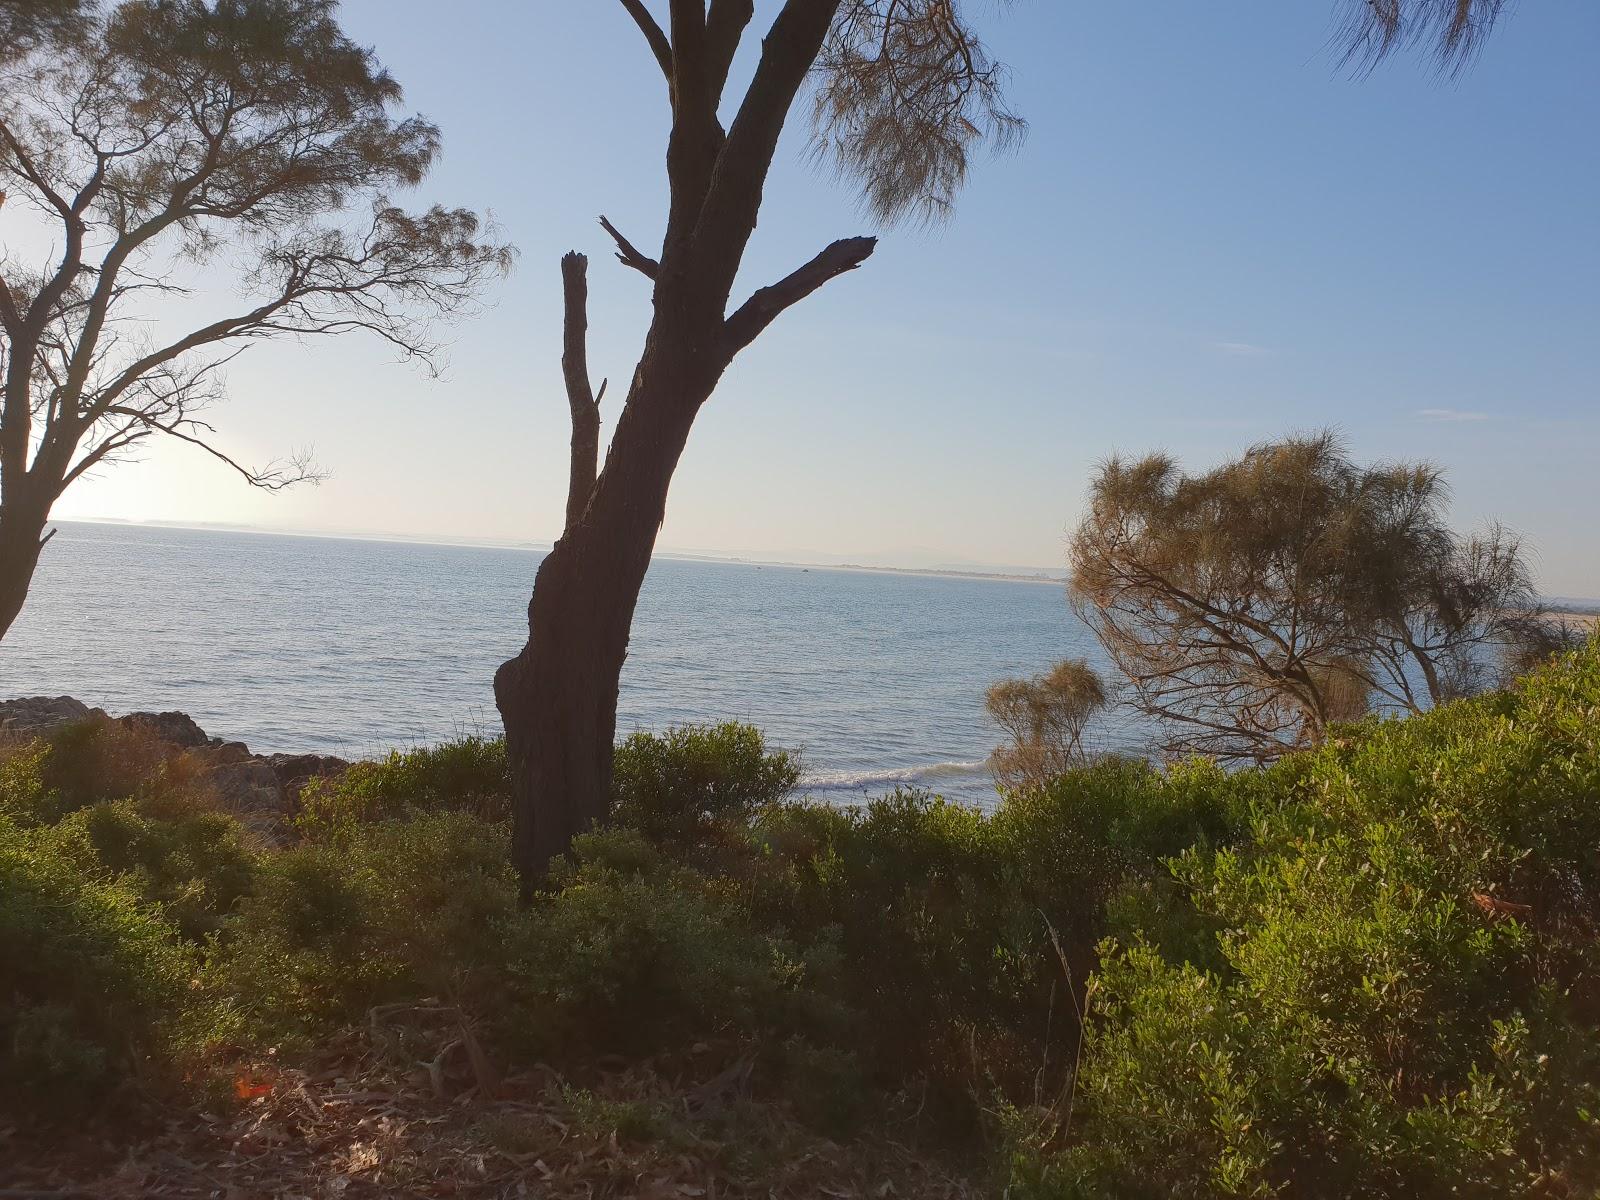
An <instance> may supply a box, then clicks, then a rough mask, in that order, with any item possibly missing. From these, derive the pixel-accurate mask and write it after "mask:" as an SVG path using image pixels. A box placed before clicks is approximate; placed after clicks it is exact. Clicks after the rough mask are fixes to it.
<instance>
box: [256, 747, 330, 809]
mask: <svg viewBox="0 0 1600 1200" xmlns="http://www.w3.org/2000/svg"><path fill="white" fill-rule="evenodd" d="M267 762H268V763H270V764H271V765H272V769H273V770H274V771H275V772H276V773H277V776H278V785H279V786H280V787H281V788H283V795H284V798H285V799H286V800H287V801H288V804H289V807H290V808H291V809H293V808H295V807H297V806H298V805H299V801H300V792H301V790H302V789H303V788H304V787H305V786H306V784H308V783H310V782H311V781H312V780H313V779H326V778H328V777H329V776H332V775H342V774H344V772H345V771H347V770H349V769H350V764H349V763H348V762H346V761H345V760H344V759H342V758H336V757H335V756H334V755H332V754H269V755H267Z"/></svg>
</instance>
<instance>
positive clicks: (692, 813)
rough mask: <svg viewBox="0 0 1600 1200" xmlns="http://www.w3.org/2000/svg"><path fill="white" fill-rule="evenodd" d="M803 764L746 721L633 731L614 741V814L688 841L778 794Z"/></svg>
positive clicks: (654, 834)
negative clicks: (771, 748) (773, 745)
mask: <svg viewBox="0 0 1600 1200" xmlns="http://www.w3.org/2000/svg"><path fill="white" fill-rule="evenodd" d="M799 780H800V764H799V762H798V760H797V759H796V758H795V757H794V756H793V755H791V754H789V753H787V752H786V751H783V750H775V751H770V752H769V751H768V749H767V745H766V741H765V740H764V739H763V737H762V736H761V731H760V730H758V729H754V728H752V727H751V726H749V725H739V724H735V723H733V722H729V723H726V724H722V725H684V726H680V727H678V728H676V729H669V730H668V731H667V732H666V733H662V734H654V733H635V734H634V735H633V736H632V737H630V738H628V739H627V741H625V742H623V743H622V744H621V745H620V746H618V747H617V750H616V757H615V760H614V767H613V771H612V801H613V808H612V819H613V821H614V822H615V823H616V824H618V825H625V826H629V827H631V828H634V829H638V830H640V831H641V832H642V833H644V834H645V835H646V836H648V837H651V838H654V839H656V840H663V841H668V840H675V841H689V840H692V839H694V838H696V837H698V836H700V835H701V834H703V833H704V832H705V831H706V829H707V828H708V827H709V826H711V825H713V824H715V823H717V822H720V821H733V822H738V821H741V820H743V819H745V818H747V817H749V816H750V814H752V813H754V812H755V811H756V810H757V809H759V808H761V807H762V806H764V805H767V804H772V803H775V802H776V801H778V800H781V799H782V798H783V797H784V796H786V795H788V794H789V792H791V791H793V790H794V787H795V785H796V784H797V783H798V782H799Z"/></svg>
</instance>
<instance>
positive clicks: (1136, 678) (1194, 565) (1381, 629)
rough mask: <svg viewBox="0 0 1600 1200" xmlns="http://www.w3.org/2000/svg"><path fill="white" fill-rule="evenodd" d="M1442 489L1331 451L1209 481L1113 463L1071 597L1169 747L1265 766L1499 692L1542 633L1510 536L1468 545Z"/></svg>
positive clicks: (1285, 444) (1255, 465)
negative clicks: (1374, 721) (1342, 734)
mask: <svg viewBox="0 0 1600 1200" xmlns="http://www.w3.org/2000/svg"><path fill="white" fill-rule="evenodd" d="M1445 498H1446V497H1445V489H1444V483H1443V479H1442V477H1441V475H1440V474H1439V472H1438V471H1437V470H1435V469H1434V468H1432V467H1427V466H1416V465H1392V466H1378V467H1371V468H1366V467H1360V466H1358V465H1356V464H1355V463H1353V462H1352V461H1351V460H1350V458H1349V456H1348V455H1347V454H1346V453H1345V451H1344V449H1343V447H1342V446H1341V445H1340V444H1339V442H1338V441H1337V439H1336V438H1334V437H1333V436H1332V435H1330V434H1323V435H1320V436H1316V437H1305V438H1290V439H1287V440H1285V441H1281V442H1276V443H1270V444H1267V445H1262V446H1257V447H1254V448H1253V449H1251V450H1250V451H1248V452H1247V453H1246V454H1245V455H1244V456H1243V457H1242V458H1240V459H1238V460H1236V461H1234V462H1229V463H1225V464H1223V465H1222V466H1220V467H1218V468H1216V469H1215V470H1213V471H1210V472H1207V473H1206V474H1203V475H1197V476H1186V475H1184V474H1182V473H1181V472H1180V471H1179V469H1178V467H1177V465H1176V464H1175V463H1174V462H1173V461H1172V459H1170V458H1168V457H1166V456H1164V455H1151V456H1149V457H1147V458H1144V459H1140V460H1137V461H1134V462H1126V461H1123V460H1121V459H1113V460H1111V461H1110V462H1109V463H1107V464H1106V465H1105V466H1104V467H1102V468H1101V469H1100V471H1099V472H1098V473H1097V475H1096V477H1095V479H1094V482H1093V485H1092V487H1091V490H1090V503H1089V511H1088V513H1087V514H1086V515H1085V516H1084V518H1083V521H1082V523H1081V524H1080V525H1079V527H1078V529H1077V531H1076V533H1075V534H1074V536H1073V539H1072V544H1071V566H1072V582H1071V585H1070V595H1071V599H1072V603H1073V606H1074V608H1075V609H1076V611H1077V612H1078V613H1079V615H1080V616H1081V617H1082V618H1083V619H1084V620H1085V621H1086V622H1087V623H1088V624H1089V626H1090V628H1091V629H1093V630H1094V632H1095V635H1096V636H1097V637H1098V638H1099V639H1100V642H1101V644H1102V645H1103V646H1104V647H1105V648H1106V651H1107V653H1108V654H1110V656H1111V658H1112V660H1113V661H1114V662H1115V663H1116V665H1117V667H1118V668H1119V669H1120V670H1121V671H1122V672H1123V674H1125V675H1126V676H1127V677H1128V680H1129V681H1130V683H1131V684H1132V692H1131V702H1132V703H1133V704H1134V705H1135V706H1136V707H1137V708H1138V709H1139V710H1140V711H1142V712H1144V713H1145V714H1146V715H1148V716H1151V717H1154V718H1157V719H1158V720H1159V721H1160V723H1161V725H1162V726H1163V728H1164V730H1165V735H1164V742H1163V748H1164V749H1166V750H1167V751H1169V752H1197V753H1203V754H1210V755H1214V756H1216V757H1219V758H1223V759H1252V760H1256V761H1265V760H1268V759H1271V758H1275V757H1277V756H1278V755H1280V754H1282V753H1283V752H1284V751H1286V750H1288V749H1291V748H1294V747H1297V746H1304V745H1309V744H1313V743H1315V742H1317V741H1320V740H1321V738H1322V737H1323V735H1324V733H1325V731H1326V729H1327V727H1328V725H1329V724H1331V723H1333V722H1335V721H1345V720H1352V719H1355V718H1357V717H1360V716H1362V715H1364V714H1365V713H1366V712H1368V711H1369V710H1370V709H1371V708H1373V707H1378V708H1386V709H1390V710H1403V711H1410V712H1416V711H1420V710H1421V709H1423V708H1426V707H1428V706H1430V705H1434V704H1440V703H1443V702H1444V701H1447V700H1451V699H1454V698H1456V697H1458V696H1461V695H1466V694H1468V693H1471V692H1474V691H1478V690H1481V689H1482V688H1484V687H1486V686H1489V685H1490V684H1492V683H1493V682H1495V681H1496V676H1495V675H1494V671H1493V668H1494V665H1495V661H1496V652H1497V651H1498V652H1504V651H1506V650H1507V649H1508V648H1511V647H1515V646H1518V645H1520V644H1522V643H1523V641H1524V640H1525V639H1526V638H1527V636H1528V631H1529V630H1530V629H1533V628H1537V627H1538V622H1539V615H1540V614H1539V601H1538V597H1537V595H1536V594H1535V592H1534V589H1533V586H1532V583H1531V581H1530V579H1529V576H1528V571H1527V567H1526V564H1525V563H1524V561H1523V557H1522V554H1521V551H1520V549H1519V547H1518V545H1517V543H1516V541H1515V539H1513V538H1511V537H1509V536H1508V535H1507V534H1506V533H1505V532H1504V531H1503V530H1500V529H1498V528H1497V529H1493V530H1491V531H1490V532H1489V533H1488V534H1486V535H1483V536H1480V537H1473V538H1465V539H1463V538H1459V537H1457V536H1456V535H1455V534H1454V533H1452V532H1451V531H1450V529H1449V528H1448V526H1447V525H1446V524H1445V523H1444V515H1443V508H1444V503H1445Z"/></svg>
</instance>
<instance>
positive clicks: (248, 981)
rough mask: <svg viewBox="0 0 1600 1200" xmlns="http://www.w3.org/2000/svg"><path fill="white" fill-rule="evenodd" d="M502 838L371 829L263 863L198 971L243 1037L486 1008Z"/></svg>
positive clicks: (496, 932) (442, 821)
mask: <svg viewBox="0 0 1600 1200" xmlns="http://www.w3.org/2000/svg"><path fill="white" fill-rule="evenodd" d="M507 854H508V845H507V839H506V836H505V832H504V829H503V827H501V826H498V825H493V824H488V823H485V822H482V821H478V820H476V819H474V818H472V817H469V816H467V815H465V814H463V813H437V814H432V815H426V816H416V817H412V818H410V819H408V820H389V821H377V822H373V823H371V824H369V825H365V826H363V827H361V828H359V829H358V830H355V831H352V832H349V833H345V834H340V835H336V836H330V837H328V838H326V839H322V840H318V841H313V842H307V843H305V844H304V845H301V846H296V847H292V848H290V849H287V850H283V851H280V852H278V853H277V854H273V855H270V856H268V857H266V858H265V859H264V860H263V861H262V864H261V866H260V869H259V871H258V873H257V877H256V882H255V888H254V892H253V894H252V895H250V896H249V897H247V898H246V899H245V900H244V901H242V903H241V905H240V910H239V912H238V914H237V916H236V917H234V918H233V919H232V920H231V921H230V922H229V924H228V927H227V929H226V931H225V932H226V936H225V937H224V938H223V939H222V940H221V941H220V943H219V944H218V947H217V949H216V950H215V952H214V954H213V956H212V960H211V962H210V964H209V966H208V969H207V982H208V984H209V986H210V989H211V992H212V994H214V995H216V996H217V997H218V998H219V999H221V1000H224V1001H226V1002H227V1003H228V1004H230V1005H231V1006H232V1008H233V1009H234V1012H235V1015H236V1018H237V1020H238V1024H239V1026H240V1028H241V1030H242V1031H244V1032H245V1033H246V1034H250V1035H254V1036H260V1037H267V1038H276V1037H284V1036H294V1035H305V1034H309V1033H315V1032H317V1031H319V1030H322V1031H325V1030H326V1029H327V1027H328V1026H329V1025H330V1024H335V1023H339V1022H344V1021H351V1020H356V1019H359V1018H361V1017H362V1016H364V1015H365V1013H366V1011H367V1010H368V1009H369V1008H370V1007H372V1006H373V1005H377V1004H383V1003H394V1002H401V1001H406V1000H417V999H421V998H424V997H443V998H447V999H449V1000H451V1001H460V1002H463V1003H468V1004H480V1003H483V1002H484V1001H486V1000H487V999H488V997H489V996H490V995H492V994H493V984H492V979H493V977H494V975H495V974H496V971H497V968H498V965H499V963H500V962H501V960H502V959H503V953H502V946H503V936H504V934H503V927H504V923H505V922H506V921H507V920H508V919H509V918H510V916H511V914H512V913H513V912H514V911H515V906H516V880H515V877H514V875H513V874H512V872H511V868H510V866H509V864H508V860H507Z"/></svg>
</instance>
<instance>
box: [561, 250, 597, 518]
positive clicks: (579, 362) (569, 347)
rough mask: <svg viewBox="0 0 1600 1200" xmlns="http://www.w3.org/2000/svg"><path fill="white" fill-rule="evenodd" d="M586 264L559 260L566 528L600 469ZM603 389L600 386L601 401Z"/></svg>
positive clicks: (569, 257)
mask: <svg viewBox="0 0 1600 1200" xmlns="http://www.w3.org/2000/svg"><path fill="white" fill-rule="evenodd" d="M588 272H589V260H588V259H587V258H586V257H584V256H583V255H582V254H579V253H578V252H577V251H576V250H574V251H572V252H570V253H568V254H565V255H563V256H562V258H561V291H562V301H563V303H564V305H565V310H566V318H565V324H564V326H563V329H562V339H561V373H562V375H563V376H564V377H565V379H566V385H567V405H568V407H569V408H570V409H571V410H572V465H571V468H570V470H569V474H568V476H567V524H566V528H568V529H572V528H573V527H574V526H576V525H577V523H578V522H579V521H580V520H582V519H583V510H584V509H586V508H588V507H589V496H590V494H591V493H592V492H593V491H594V480H595V475H596V474H597V473H598V471H599V469H600V401H599V398H598V397H596V396H595V395H594V393H593V392H592V391H591V390H590V384H589V350H588V345H587V341H588V332H589V280H588ZM604 394H605V385H604V384H601V395H604Z"/></svg>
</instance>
